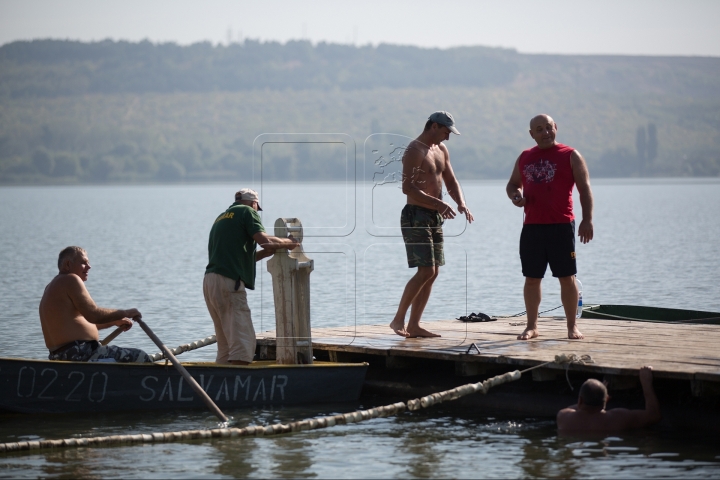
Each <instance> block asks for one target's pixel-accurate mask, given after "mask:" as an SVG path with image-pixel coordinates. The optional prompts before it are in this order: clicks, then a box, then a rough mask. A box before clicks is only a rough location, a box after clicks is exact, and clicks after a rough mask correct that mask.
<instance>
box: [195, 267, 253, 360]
mask: <svg viewBox="0 0 720 480" xmlns="http://www.w3.org/2000/svg"><path fill="white" fill-rule="evenodd" d="M203 295H204V296H205V304H206V305H207V308H208V311H209V312H210V316H211V317H212V320H213V323H214V324H215V337H216V338H217V349H218V351H217V358H216V359H215V362H217V363H222V364H228V363H230V360H242V361H245V362H252V361H253V357H254V356H255V344H256V340H255V329H254V328H253V324H252V318H251V317H250V307H249V306H248V303H247V293H245V284H244V283H243V282H240V288H238V289H237V290H235V280H232V279H230V278H227V277H224V276H222V275H218V274H217V273H207V274H205V278H204V279H203Z"/></svg>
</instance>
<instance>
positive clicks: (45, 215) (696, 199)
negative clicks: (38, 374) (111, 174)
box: [0, 179, 720, 478]
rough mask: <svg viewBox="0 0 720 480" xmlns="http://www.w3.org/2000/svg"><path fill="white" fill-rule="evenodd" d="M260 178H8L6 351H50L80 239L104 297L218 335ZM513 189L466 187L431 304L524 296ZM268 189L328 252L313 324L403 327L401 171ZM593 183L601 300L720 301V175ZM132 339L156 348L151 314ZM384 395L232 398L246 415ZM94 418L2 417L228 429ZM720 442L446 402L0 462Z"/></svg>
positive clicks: (630, 458)
mask: <svg viewBox="0 0 720 480" xmlns="http://www.w3.org/2000/svg"><path fill="white" fill-rule="evenodd" d="M242 186H243V185H234V184H233V185H216V184H214V185H174V186H76V187H4V188H1V189H0V247H1V248H0V268H1V269H2V270H1V271H2V272H3V275H2V278H1V279H0V356H5V357H33V358H44V357H45V356H46V355H47V350H45V347H44V344H43V341H42V333H41V330H40V324H39V320H38V316H37V306H38V302H39V299H40V296H41V295H42V291H43V288H44V286H45V285H46V284H47V282H49V280H50V279H51V278H52V277H53V276H54V275H55V274H56V273H57V267H56V262H57V255H58V253H59V251H60V250H61V249H62V248H63V247H65V246H67V245H80V246H82V247H84V248H85V249H87V251H88V255H89V258H90V262H91V264H92V266H93V268H92V270H91V271H90V276H89V280H88V282H87V287H88V289H89V291H90V293H91V294H92V295H93V297H94V299H95V300H96V302H97V303H98V304H99V305H101V306H107V307H112V308H131V307H137V308H138V309H139V310H140V311H141V312H142V313H143V318H144V319H145V320H146V321H147V322H148V324H149V325H150V326H151V327H152V328H153V329H154V331H155V332H156V333H157V335H158V336H159V337H160V338H161V339H162V340H163V341H164V342H165V343H166V344H168V345H170V346H176V345H180V344H182V343H187V342H189V341H193V340H197V339H200V338H204V337H206V336H208V335H211V334H212V333H214V332H213V327H212V321H211V320H210V318H209V315H208V313H207V310H206V308H205V304H204V301H203V297H202V277H203V273H204V268H205V264H206V262H207V235H208V231H209V228H210V226H211V224H212V222H213V220H214V218H215V216H216V215H218V214H219V213H220V212H222V211H223V210H224V209H225V208H226V207H227V206H228V205H230V204H231V203H232V197H233V193H234V192H235V191H236V190H237V189H238V188H240V187H242ZM504 186H505V182H504V181H502V182H501V181H487V182H484V181H483V182H465V183H464V184H463V188H464V191H465V196H466V198H467V203H468V205H469V207H470V209H471V210H472V211H473V213H474V215H475V219H476V221H475V223H473V224H471V225H467V224H466V223H465V221H464V220H462V219H460V218H456V219H454V220H451V221H448V222H447V223H446V226H445V233H446V259H447V264H446V266H445V267H443V268H442V269H441V274H440V277H439V279H438V281H437V282H436V283H435V288H434V291H433V295H432V297H431V299H430V302H429V304H428V306H427V309H426V313H425V317H424V318H425V319H428V320H432V319H448V318H455V317H458V316H460V315H465V314H467V313H470V312H472V311H474V312H478V311H482V312H485V313H488V314H496V315H500V314H513V313H518V312H522V311H523V310H524V305H523V300H522V285H523V277H522V274H521V272H520V261H519V258H518V253H517V252H518V239H519V235H520V230H521V228H522V211H521V210H520V209H517V208H516V207H514V206H513V205H512V204H511V203H510V201H509V200H507V198H506V196H505V193H504ZM255 187H256V188H257V189H258V190H260V193H261V204H262V206H263V209H264V211H263V222H264V224H265V226H266V228H267V229H268V231H269V232H271V233H272V226H273V223H274V221H275V219H276V218H278V217H298V218H300V219H301V220H302V222H303V226H304V227H305V232H304V233H305V239H304V242H303V246H304V248H305V250H306V252H307V255H308V256H309V257H311V258H313V259H314V260H315V270H314V271H313V273H312V275H311V279H312V323H313V327H325V326H338V325H344V326H350V327H354V326H359V325H364V324H377V323H388V322H389V321H390V319H391V318H392V315H393V314H394V313H395V309H396V307H397V302H398V300H399V298H400V295H401V293H402V289H403V287H404V284H405V283H406V282H407V280H408V279H409V278H410V276H411V275H412V274H413V270H410V269H408V268H407V265H406V263H405V258H404V248H403V245H402V239H401V238H400V235H399V233H400V232H399V228H398V227H397V222H398V219H399V218H398V217H399V212H400V209H401V208H402V205H403V204H404V197H403V196H402V194H401V192H400V190H399V189H398V185H397V184H396V183H393V182H387V183H380V182H376V183H374V184H371V183H358V184H355V183H354V182H347V183H325V184H323V183H316V184H280V183H274V184H273V183H265V184H256V185H255ZM593 192H594V194H595V203H596V207H595V220H594V224H595V239H594V240H593V241H592V242H590V243H589V244H587V245H581V244H578V247H577V251H578V268H579V273H578V277H579V278H580V279H581V280H582V282H583V285H584V289H583V291H584V293H583V296H584V301H585V303H586V304H588V303H615V304H637V305H654V306H664V307H675V308H690V309H702V310H710V311H720V268H718V267H720V262H719V261H718V259H720V242H718V238H720V219H719V217H718V212H720V181H718V180H677V179H673V180H661V179H658V180H613V181H611V180H595V181H594V182H593ZM576 201H577V199H576ZM578 211H579V204H577V205H576V212H578ZM258 272H259V279H258V284H257V289H256V290H255V291H254V292H251V293H250V294H249V299H250V304H251V309H252V311H253V317H254V321H255V328H256V330H258V331H263V330H270V329H274V312H273V303H272V286H271V285H272V284H271V278H270V276H269V274H268V273H267V271H266V265H265V262H262V264H258ZM546 278H547V281H546V282H545V283H544V292H543V293H544V298H543V303H542V305H541V309H550V308H553V307H556V306H558V305H560V300H559V287H558V285H557V281H556V280H554V279H553V278H551V277H550V273H549V272H548V274H547V275H546ZM584 321H588V320H584ZM580 328H581V329H582V322H581V323H580ZM517 329H518V331H520V330H522V328H521V327H517ZM388 334H390V331H389V330H388ZM350 341H351V339H348V342H350ZM115 343H116V344H118V345H129V346H136V347H139V348H143V349H145V350H147V351H149V352H153V353H154V352H155V351H156V350H157V349H156V347H155V346H154V345H153V344H152V343H151V341H150V340H149V339H147V337H146V336H145V335H144V333H143V332H142V330H141V329H139V328H133V329H132V330H131V331H129V332H126V333H123V334H122V336H121V337H119V338H118V340H116V341H115ZM214 357H215V347H214V346H209V347H206V348H203V349H200V350H196V351H194V352H189V353H185V354H183V356H182V357H181V358H182V359H183V360H213V359H214ZM368 406H371V405H368V404H353V405H335V406H322V407H315V409H313V408H285V409H263V410H256V411H242V410H238V411H230V412H226V413H228V414H230V415H233V416H234V417H235V419H236V420H238V423H239V424H240V426H243V425H248V424H267V423H273V422H279V421H282V422H287V421H294V420H300V419H303V418H307V417H311V416H314V415H328V414H333V413H337V412H346V411H352V410H355V409H357V408H361V407H362V408H366V407H368ZM86 417H87V416H69V415H67V416H42V417H36V416H33V417H29V416H14V415H13V416H11V415H5V416H0V442H7V441H18V440H29V439H45V438H65V437H69V436H87V435H92V436H95V435H110V434H118V433H145V432H154V431H176V430H183V429H196V428H202V427H203V426H208V427H210V426H214V425H215V422H214V418H213V417H212V416H210V415H209V414H206V413H204V412H190V413H181V414H178V413H176V412H169V413H165V414H160V415H158V414H132V415H131V414H117V415H97V416H96V415H93V416H91V417H88V418H86ZM719 451H720V449H718V442H717V439H716V438H715V437H714V436H711V435H706V434H704V433H697V432H677V431H665V430H662V429H652V430H648V431H642V432H634V433H632V434H622V435H620V436H609V437H604V438H584V439H578V438H564V437H559V436H558V435H557V431H556V429H555V426H554V423H553V422H552V421H551V420H548V419H528V418H512V417H506V418H493V417H487V416H485V415H483V413H482V412H469V411H465V410H463V409H453V408H452V407H445V406H444V407H442V408H434V409H429V410H425V411H421V412H414V413H407V414H404V415H402V416H400V417H396V418H388V419H377V420H372V421H369V422H363V423H360V424H356V425H350V426H341V427H335V428H331V429H326V430H320V431H314V432H309V433H308V432H305V433H300V434H293V435H287V436H283V437H279V438H259V439H242V440H232V441H230V440H223V441H213V442H193V443H183V444H166V445H142V446H133V447H122V448H102V449H83V450H67V451H57V452H43V453H41V454H33V455H20V454H18V455H4V456H1V457H0V476H10V477H20V476H29V477H37V476H50V477H71V476H72V477H76V476H81V477H100V476H103V477H128V478H132V477H134V478H148V477H169V476H173V477H179V478H183V477H193V478H196V477H223V476H227V477H293V478H295V477H322V478H330V477H332V478H336V477H368V478H370V477H374V478H405V477H465V478H467V477H549V476H550V477H555V476H557V477H579V476H586V475H588V476H592V477H678V476H683V477H686V476H696V477H704V478H707V477H708V476H714V477H718V476H720V455H719V454H718V452H719Z"/></svg>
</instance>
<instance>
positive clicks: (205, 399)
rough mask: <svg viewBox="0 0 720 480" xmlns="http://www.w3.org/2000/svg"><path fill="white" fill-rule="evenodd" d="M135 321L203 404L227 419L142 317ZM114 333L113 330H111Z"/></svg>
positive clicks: (220, 417) (225, 420)
mask: <svg viewBox="0 0 720 480" xmlns="http://www.w3.org/2000/svg"><path fill="white" fill-rule="evenodd" d="M133 320H135V322H137V324H138V325H140V328H142V329H143V330H145V333H147V335H148V337H150V339H151V340H152V341H153V342H155V345H157V346H158V348H159V349H160V350H161V351H162V352H163V353H164V354H165V357H166V358H167V359H168V360H170V361H171V362H172V364H173V365H174V366H175V368H176V369H177V371H178V372H180V375H182V376H183V378H184V379H185V381H186V382H188V384H190V386H191V387H192V389H193V390H195V393H197V394H198V395H200V398H202V400H203V402H205V405H207V406H208V408H209V409H210V410H211V411H212V412H213V413H214V414H215V415H216V416H217V417H218V418H219V419H220V420H222V421H223V422H227V421H228V417H227V416H225V414H224V413H223V412H222V411H221V410H220V409H219V408H218V406H217V405H215V402H213V401H212V399H211V398H210V397H209V396H208V394H207V393H205V390H203V389H202V387H201V386H200V385H198V383H197V382H196V381H195V379H194V378H193V377H192V375H190V374H189V373H188V371H187V370H185V367H183V366H182V365H180V362H178V360H177V358H175V355H173V354H172V352H171V351H170V349H169V348H167V347H166V346H165V345H164V344H163V343H162V342H161V341H160V339H159V338H158V337H157V335H155V333H153V331H152V330H150V327H148V326H147V324H146V323H145V322H144V321H143V319H142V318H134V319H133ZM113 333H114V332H113Z"/></svg>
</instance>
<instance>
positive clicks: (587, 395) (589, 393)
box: [580, 378, 607, 407]
mask: <svg viewBox="0 0 720 480" xmlns="http://www.w3.org/2000/svg"><path fill="white" fill-rule="evenodd" d="M580 398H582V400H583V403H584V404H585V405H587V406H589V407H602V406H603V405H604V404H605V401H606V400H607V388H605V384H603V383H602V382H600V381H599V380H595V379H594V378H590V379H588V380H585V383H583V384H582V387H580Z"/></svg>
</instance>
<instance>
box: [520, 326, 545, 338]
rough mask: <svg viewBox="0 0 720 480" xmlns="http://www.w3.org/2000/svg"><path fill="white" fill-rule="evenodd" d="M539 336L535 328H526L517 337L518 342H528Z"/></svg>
mask: <svg viewBox="0 0 720 480" xmlns="http://www.w3.org/2000/svg"><path fill="white" fill-rule="evenodd" d="M539 336H540V332H538V330H537V328H526V329H525V330H524V331H523V332H522V333H521V334H520V335H518V336H517V339H518V340H530V339H531V338H536V337H539Z"/></svg>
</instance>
